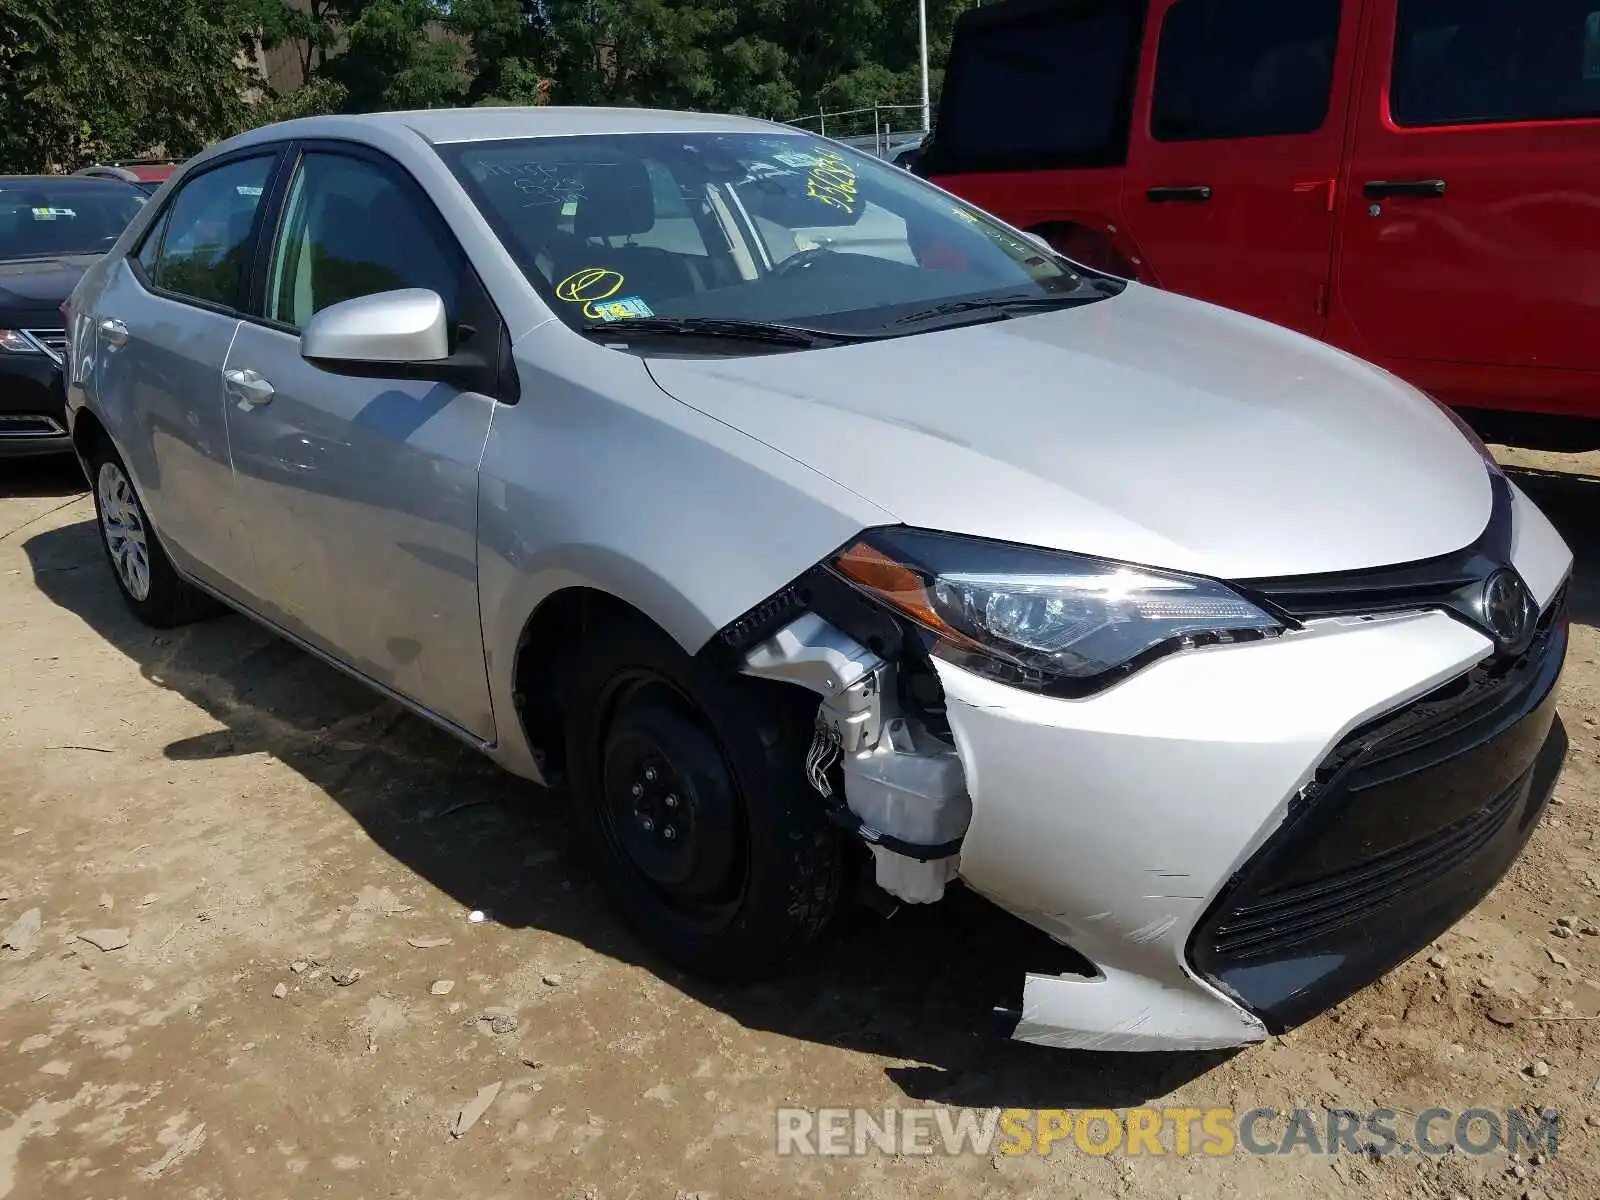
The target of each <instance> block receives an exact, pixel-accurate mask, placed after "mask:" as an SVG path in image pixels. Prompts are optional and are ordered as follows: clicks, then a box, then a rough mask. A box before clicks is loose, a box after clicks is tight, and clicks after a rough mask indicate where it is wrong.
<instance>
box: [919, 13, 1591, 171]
mask: <svg viewBox="0 0 1600 1200" xmlns="http://www.w3.org/2000/svg"><path fill="white" fill-rule="evenodd" d="M1597 2H1600V0H1597ZM1144 7H1145V6H1144V3H1143V2H1142V0H1084V2H1082V3H1078V4H1074V5H1070V6H1063V5H1061V4H1060V2H1059V0H1052V2H1049V3H1043V2H1041V3H1036V4H1021V5H1018V4H1009V5H1000V6H997V7H996V8H995V9H994V10H992V15H991V12H990V11H989V10H985V9H983V8H979V9H976V10H973V11H972V12H969V13H968V14H967V16H966V17H964V18H963V31H962V34H961V36H959V37H958V38H957V39H956V44H955V47H954V49H953V50H952V52H951V61H950V64H949V67H948V69H947V71H946V72H945V85H944V96H943V99H942V101H941V105H940V110H939V123H938V128H937V130H936V131H935V134H934V137H933V139H932V143H931V146H930V148H929V150H928V158H929V161H925V162H924V163H923V164H921V167H920V168H919V169H920V170H921V171H922V172H923V173H927V174H940V173H948V172H951V171H983V170H1009V169H1045V168H1051V167H1111V166H1120V165H1121V164H1122V163H1123V162H1125V161H1126V160H1127V155H1128V113H1129V111H1130V109H1131V107H1132V96H1133V83H1134V75H1135V70H1136V67H1137V60H1138V53H1139V42H1140V34H1141V31H1142V29H1143V23H1144ZM934 160H936V161H934Z"/></svg>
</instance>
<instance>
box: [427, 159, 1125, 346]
mask: <svg viewBox="0 0 1600 1200" xmlns="http://www.w3.org/2000/svg"><path fill="white" fill-rule="evenodd" d="M440 153H441V154H442V155H443V156H444V157H445V159H446V161H447V162H448V163H449V164H450V166H451V169H452V170H454V171H455V173H456V175H457V177H458V178H459V179H460V180H461V181H462V183H463V185H464V186H465V187H466V189H467V191H468V192H469V193H470V194H471V195H472V197H473V199H474V201H475V202H476V203H477V205H478V207H479V208H480V209H481V210H482V211H483V213H484V215H485V216H486V217H487V218H488V220H489V222H490V224H491V225H493V226H494V228H495V230H496V232H497V233H498V234H499V236H500V238H501V240H502V241H503V242H504V243H505V244H506V246H507V248H508V249H509V250H510V252H511V254H512V255H513V257H514V258H516V260H517V262H518V263H519V264H520V265H521V267H522V269H523V271H524V272H525V273H526V274H527V276H528V279H529V281H530V282H532V284H533V285H534V287H535V288H537V289H538V290H539V292H540V293H541V294H542V295H543V296H544V297H545V299H546V300H547V301H548V302H549V303H550V304H551V305H552V307H553V308H554V309H555V310H556V312H558V313H559V314H560V315H561V317H562V319H563V320H565V321H567V322H568V323H569V324H571V325H574V326H576V327H579V328H586V327H593V326H595V325H597V324H598V325H604V324H620V323H622V322H626V321H629V320H638V319H641V318H658V319H666V320H676V321H680V322H691V323H697V324H698V325H699V326H701V327H702V328H703V327H706V326H707V323H708V322H713V321H715V322H724V323H727V322H741V323H748V322H768V323H773V324H782V325H784V326H799V327H804V328H806V329H810V330H821V331H828V332H834V333H839V334H848V335H856V336H896V335H901V334H905V333H913V332H917V331H918V330H919V329H920V328H927V327H931V326H930V322H932V323H934V324H936V325H937V326H938V327H947V326H949V325H951V324H960V323H966V322H970V321H978V320H984V319H994V314H993V313H988V314H986V313H985V312H984V311H983V310H984V308H985V307H986V304H985V301H987V300H989V299H994V300H997V301H1003V302H1006V303H1013V304H1017V305H1023V306H1030V307H1031V306H1039V307H1049V306H1050V304H1051V302H1052V301H1058V302H1059V303H1060V304H1062V305H1068V304H1076V303H1087V302H1089V301H1092V300H1096V299H1101V298H1103V297H1104V296H1106V295H1108V294H1111V293H1112V292H1114V291H1115V290H1116V288H1118V287H1119V286H1120V285H1119V284H1117V283H1115V282H1114V281H1111V280H1109V279H1108V278H1107V277H1103V276H1099V275H1095V274H1094V273H1092V272H1088V271H1082V270H1079V269H1077V268H1075V267H1074V265H1073V264H1072V263H1069V262H1067V261H1066V260H1064V259H1062V258H1060V257H1058V256H1057V255H1055V254H1053V253H1051V252H1050V251H1048V250H1045V249H1044V248H1042V247H1041V246H1039V245H1036V244H1034V243H1033V242H1031V241H1029V240H1028V239H1026V238H1023V237H1020V236H1018V235H1017V234H1016V233H1013V232H1012V231H1011V230H1009V229H1007V228H1006V227H1005V226H1003V225H1001V224H999V223H998V222H996V221H994V220H993V219H991V218H989V217H987V216H985V215H983V214H982V213H980V212H977V211H975V210H973V209H971V208H969V207H967V206H966V205H965V204H962V203H961V202H960V201H958V200H956V199H954V198H952V197H950V196H948V195H946V194H944V193H943V192H941V191H939V190H938V189H936V188H933V187H931V186H929V185H928V184H926V183H924V182H922V181H921V180H920V179H917V178H916V177H914V176H911V175H908V174H907V173H906V172H905V171H902V170H899V169H897V168H895V167H892V166H890V165H888V164H887V163H883V162H880V161H879V160H877V159H873V158H869V157H867V156H865V155H861V154H857V153H855V152H854V151H852V150H849V149H847V148H845V147H843V146H840V145H837V144H835V143H833V142H828V141H824V140H822V139H820V138H816V137H812V136H809V135H807V134H804V133H795V134H785V133H779V132H774V133H722V134H703V133H677V134H643V133H639V134H616V135H605V136H581V137H548V138H528V139H521V140H514V141H492V142H472V143H465V144H459V145H451V146H443V147H440ZM969 302H970V303H969ZM933 309H938V310H939V311H938V312H937V313H935V312H932V311H930V310H933ZM660 323H661V322H660V320H657V321H654V322H652V324H653V325H657V326H659V325H660ZM643 328H644V326H641V329H643Z"/></svg>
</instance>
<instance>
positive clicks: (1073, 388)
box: [648, 285, 1492, 579]
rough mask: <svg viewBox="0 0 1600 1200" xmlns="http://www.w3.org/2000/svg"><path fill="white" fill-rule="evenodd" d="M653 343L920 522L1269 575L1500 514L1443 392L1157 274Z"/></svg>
mask: <svg viewBox="0 0 1600 1200" xmlns="http://www.w3.org/2000/svg"><path fill="white" fill-rule="evenodd" d="M648 362H649V367H650V370H651V373H652V374H653V375H654V376H655V378H656V381H657V382H658V383H659V384H660V386H661V387H662V388H664V389H665V390H666V391H667V392H668V393H669V394H671V395H672V396H674V397H676V398H677V399H678V400H679V401H681V402H682V403H684V404H686V405H689V406H690V407H692V408H695V409H698V410H699V411H701V412H703V413H705V414H707V415H708V416H711V417H713V418H715V419H717V420H719V421H722V422H724V423H726V424H728V425H731V426H733V427H734V428H736V429H739V430H742V431H743V432H745V433H747V434H749V435H750V436H751V437H754V438H757V439H759V440H760V441H762V442H765V443H767V444H768V445H770V446H772V447H774V448H775V449H777V450H779V451H780V452H782V453H784V454H786V455H788V456H790V457H792V458H794V459H796V460H798V461H800V462H802V463H805V464H806V465H807V466H809V467H811V468H812V469H813V470H816V471H818V472H820V473H821V474H823V475H826V476H828V477H829V478H830V479H833V480H834V481H836V482H837V483H839V484H841V485H843V486H844V487H846V488H849V489H850V490H852V491H854V492H856V493H857V494H859V495H861V496H863V497H865V498H866V499H868V500H870V501H871V502H872V503H874V504H876V505H877V506H879V507H880V508H882V509H884V510H886V511H887V512H890V513H892V514H894V516H895V518H896V519H897V520H899V521H901V522H904V523H905V524H907V525H914V526H920V527H924V528H929V529H941V530H946V531H949V532H953V533H964V534H971V535H974V536H978V537H986V538H995V539H1000V540H1004V541H1010V542H1018V543H1023V544H1028V545H1036V546H1049V547H1055V548H1058V549H1063V550H1073V551H1077V552H1080V553H1085V554H1096V555H1102V556H1105V557H1108V558H1116V559H1122V560H1125V561H1129V562H1137V563H1143V564H1146V565H1152V566H1165V567H1170V568H1174V569H1178V570H1187V571H1194V572H1199V573H1203V574H1207V575H1214V576H1219V577H1223V578H1231V579H1248V578H1252V577H1262V576H1272V575H1298V574H1310V573H1317V572H1324V571H1347V570H1353V569H1357V568H1362V567H1372V566H1380V565H1389V564H1393V563H1399V562H1408V561H1412V560H1415V559H1421V558H1428V557H1431V556H1433V555H1437V554H1443V553H1446V552H1449V551H1451V550H1456V549H1459V548H1461V547H1463V546H1465V545H1467V544H1469V543H1470V542H1472V541H1473V540H1474V539H1475V538H1477V536H1478V535H1479V534H1480V533H1481V532H1482V531H1483V529H1484V527H1485V525H1487V523H1488V520H1489V513H1490V507H1491V503H1492V498H1491V492H1490V484H1489V478H1488V472H1487V470H1486V468H1485V465H1484V463H1483V460H1482V459H1481V458H1480V457H1479V455H1478V452H1477V450H1476V449H1475V448H1474V447H1473V446H1472V444H1471V443H1470V442H1469V441H1468V440H1467V439H1466V438H1465V437H1464V436H1463V435H1462V434H1461V433H1460V431H1459V430H1457V428H1456V427H1455V426H1454V424H1453V423H1452V421H1451V420H1450V418H1449V417H1448V416H1446V415H1445V414H1444V413H1443V412H1442V411H1440V410H1439V409H1438V408H1437V407H1435V406H1434V404H1433V403H1432V402H1431V401H1429V400H1428V399H1427V398H1426V397H1424V396H1423V395H1422V394H1421V393H1419V392H1417V391H1416V390H1415V389H1413V388H1411V387H1409V386H1408V385H1406V384H1404V383H1401V382H1400V381H1398V380H1396V379H1395V378H1394V377H1393V376H1391V375H1389V374H1387V373H1386V372H1383V371H1380V370H1378V369H1377V368H1375V367H1372V366H1369V365H1367V364H1365V363H1363V362H1361V361H1359V360H1358V359H1355V358H1353V357H1351V356H1349V355H1346V354H1344V353H1342V352H1340V351H1337V350H1333V349H1330V348H1329V347H1327V346H1324V345H1322V344H1321V343H1318V342H1314V341H1312V340H1310V339H1308V338H1305V337H1302V336H1300V335H1298V334H1295V333H1291V332H1288V331H1286V330H1283V329H1280V328H1278V327H1276V326H1272V325H1268V324H1265V323H1263V322H1260V321H1256V320H1254V319H1252V318H1249V317H1245V316H1241V315H1239V314H1237V313H1232V312H1228V311H1226V310H1223V309H1219V308H1215V307H1212V306H1210V305H1205V304H1200V303H1197V302H1195V301H1192V300H1185V299H1182V298H1180V297H1176V296H1172V295H1169V294H1166V293H1163V292H1158V291H1155V290H1153V289H1149V288H1144V287H1139V286H1137V285H1133V286H1130V287H1129V288H1128V289H1127V291H1126V292H1124V293H1123V294H1122V295H1120V296H1117V297H1114V298H1112V299H1109V300H1105V301H1101V302H1099V303H1095V304H1091V305H1088V306H1085V307H1083V308H1077V309H1068V310H1065V311H1061V312H1053V313H1045V314H1040V315H1034V316H1028V317H1022V318H1017V319H1012V320H1007V321H999V322H995V323H991V324H985V325H977V326H968V327H965V328H962V329H954V330H948V331H944V332H939V333H929V334H924V335H920V336H914V337H906V338H896V339H891V340H886V341H881V342H868V343H861V344H856V345H848V346H841V347H837V348H830V349H825V350H814V351H803V352H799V353H784V354H768V355H758V356H751V357H738V358H714V359H707V358H695V359H686V358H668V357H660V358H651V359H649V360H648Z"/></svg>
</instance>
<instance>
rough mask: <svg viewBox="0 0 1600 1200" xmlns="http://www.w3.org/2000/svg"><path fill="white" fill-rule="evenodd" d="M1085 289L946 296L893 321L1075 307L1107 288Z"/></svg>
mask: <svg viewBox="0 0 1600 1200" xmlns="http://www.w3.org/2000/svg"><path fill="white" fill-rule="evenodd" d="M1085 291H1087V289H1083V290H1080V291H1076V292H1072V293H1069V294H1067V295H1064V296H1038V295H1023V296H982V297H979V298H977V299H973V300H947V301H945V302H944V303H943V304H935V305H934V306H933V307H932V308H924V309H919V310H918V311H916V312H914V313H908V314H907V315H906V316H903V317H900V318H898V319H897V320H896V321H895V324H896V325H916V324H919V323H920V322H922V321H932V320H934V319H936V318H938V317H954V316H959V315H960V314H962V313H992V314H994V317H995V319H996V320H1004V319H1005V318H1007V317H1011V316H1015V315H1018V314H1021V313H1030V312H1048V311H1049V310H1051V309H1054V308H1075V307H1077V306H1078V305H1080V304H1088V303H1089V302H1090V301H1092V300H1097V299H1102V298H1104V297H1105V296H1106V294H1107V293H1106V292H1104V291H1101V290H1100V289H1099V288H1095V289H1094V291H1093V292H1092V293H1091V294H1087V295H1086V294H1085Z"/></svg>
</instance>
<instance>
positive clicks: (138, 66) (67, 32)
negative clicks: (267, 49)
mask: <svg viewBox="0 0 1600 1200" xmlns="http://www.w3.org/2000/svg"><path fill="white" fill-rule="evenodd" d="M252 42H253V27H252V22H251V18H250V13H249V8H248V6H247V5H245V4H243V3H241V2H240V0H72V2H71V3H68V4H60V3H53V2H52V0H0V169H4V170H11V171H41V170H63V169H65V170H70V169H73V168H76V167H79V166H82V165H84V164H86V163H89V162H93V161H95V160H97V159H107V158H131V157H136V156H138V155H140V154H143V153H147V152H149V151H152V150H157V149H159V150H164V151H165V152H166V153H168V154H172V155H176V156H187V155H190V154H193V153H194V152H195V151H197V150H199V149H200V148H201V147H202V146H204V145H205V144H206V143H207V142H209V141H212V140H214V139H215V138H217V137H220V136H223V135H225V134H227V133H229V132H231V131H232V130H234V129H235V128H237V127H239V125H240V124H241V123H242V122H243V121H244V119H245V113H246V111H247V103H248V95H249V89H250V87H251V86H252V84H253V82H254V78H253V76H252V74H251V73H250V71H249V70H248V69H247V68H246V67H244V66H243V65H241V64H242V62H243V57H242V55H241V52H242V51H244V50H246V49H247V48H248V47H250V46H251V45H252Z"/></svg>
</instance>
